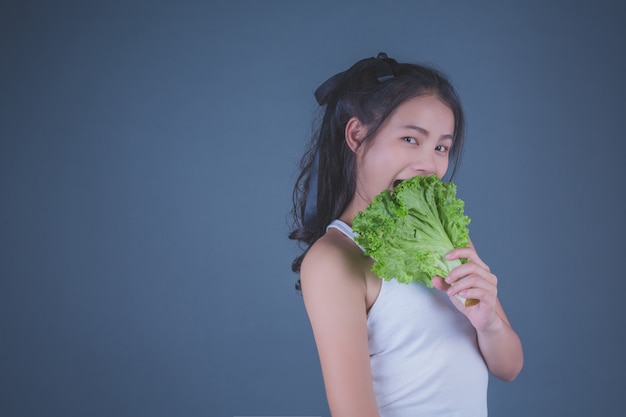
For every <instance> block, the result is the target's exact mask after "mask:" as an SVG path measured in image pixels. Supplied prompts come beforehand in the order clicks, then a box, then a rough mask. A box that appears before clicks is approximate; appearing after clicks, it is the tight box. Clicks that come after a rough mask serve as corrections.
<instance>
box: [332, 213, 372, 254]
mask: <svg viewBox="0 0 626 417" xmlns="http://www.w3.org/2000/svg"><path fill="white" fill-rule="evenodd" d="M329 229H337V230H339V231H340V232H341V233H343V234H344V235H346V236H347V237H349V238H350V239H351V240H352V241H353V242H354V243H355V244H356V245H357V246H358V247H359V248H361V250H362V251H363V252H365V249H364V248H363V246H361V245H359V244H358V243H356V241H355V240H354V238H355V237H356V236H358V233H356V232H354V231H353V230H352V228H351V227H350V226H348V224H346V223H345V222H343V221H341V220H339V219H335V220H333V221H332V222H330V224H329V225H328V226H326V231H328V230H329Z"/></svg>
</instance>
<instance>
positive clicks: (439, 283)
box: [430, 277, 450, 291]
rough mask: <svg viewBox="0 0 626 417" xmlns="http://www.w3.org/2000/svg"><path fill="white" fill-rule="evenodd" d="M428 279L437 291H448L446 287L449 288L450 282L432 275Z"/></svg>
mask: <svg viewBox="0 0 626 417" xmlns="http://www.w3.org/2000/svg"><path fill="white" fill-rule="evenodd" d="M430 281H431V282H432V283H433V286H434V287H435V288H437V289H438V290H439V291H448V288H450V284H448V283H446V282H445V281H444V280H443V278H441V277H434V278H433V279H431V280H430Z"/></svg>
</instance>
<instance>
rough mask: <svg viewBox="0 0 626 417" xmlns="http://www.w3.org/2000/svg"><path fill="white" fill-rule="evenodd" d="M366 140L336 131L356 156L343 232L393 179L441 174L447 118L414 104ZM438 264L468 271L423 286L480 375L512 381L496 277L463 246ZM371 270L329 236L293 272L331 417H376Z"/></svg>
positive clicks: (512, 354) (514, 345)
mask: <svg viewBox="0 0 626 417" xmlns="http://www.w3.org/2000/svg"><path fill="white" fill-rule="evenodd" d="M367 131H368V130H367V126H365V125H363V124H362V123H361V122H360V121H359V120H358V119H356V118H352V119H350V120H349V121H348V123H347V125H346V131H345V134H346V143H347V144H348V146H349V147H350V149H352V151H353V152H355V154H356V163H357V185H356V191H355V194H354V197H353V198H352V200H351V202H350V204H349V205H348V207H347V208H346V210H345V211H344V213H342V215H341V216H340V219H341V220H343V221H344V222H346V223H347V224H350V225H351V224H352V220H353V218H354V216H355V215H356V214H357V213H358V212H359V211H362V210H364V209H365V207H366V206H367V205H368V204H369V203H370V202H371V201H372V200H373V199H374V197H375V196H376V195H377V194H379V193H380V192H381V191H382V190H384V189H390V190H391V189H393V186H394V182H395V181H396V180H404V179H408V178H411V177H413V176H416V175H431V174H434V175H437V176H438V177H439V178H442V177H443V176H444V175H445V173H446V171H447V169H448V159H449V148H450V146H451V145H452V140H453V139H452V138H453V133H454V116H453V113H452V111H451V110H450V108H448V107H447V106H446V105H445V104H444V103H443V102H442V101H441V100H440V99H439V98H438V97H436V96H434V95H424V96H420V97H417V98H414V99H411V100H409V101H407V102H405V103H403V104H401V105H400V106H398V108H396V110H395V111H394V112H393V113H392V114H391V115H390V116H389V118H387V120H386V121H385V122H384V123H383V125H382V126H381V128H380V129H379V131H378V132H377V134H376V135H375V137H374V138H372V139H371V140H370V141H368V142H366V143H362V142H361V141H362V139H363V138H364V137H365V135H366V134H367ZM447 257H448V259H456V258H467V259H469V262H467V263H465V264H463V265H461V266H459V267H458V268H455V269H454V270H453V271H452V272H451V273H450V274H449V276H448V277H447V278H446V280H445V281H444V280H443V279H442V278H440V277H435V278H433V285H434V286H435V287H436V288H437V289H439V290H441V291H445V292H447V294H448V296H449V297H450V298H451V300H452V302H453V303H454V305H455V306H456V308H457V309H459V311H461V312H462V313H463V314H464V315H465V316H466V317H467V318H468V320H470V322H471V323H472V325H473V326H474V327H475V329H476V333H477V337H478V345H479V347H480V350H481V353H482V355H483V357H484V359H485V363H486V364H487V367H488V369H489V371H490V372H491V373H492V374H493V375H495V376H496V377H498V378H501V379H503V380H506V381H510V380H513V379H514V378H515V377H516V376H517V375H518V374H519V372H520V370H521V368H522V364H523V353H522V347H521V343H520V339H519V337H518V336H517V334H516V333H515V331H514V330H513V329H512V327H511V325H510V323H509V321H508V319H507V317H506V315H505V313H504V311H503V309H502V306H501V304H500V302H499V300H498V296H497V278H496V276H495V275H494V274H493V273H491V271H490V270H489V267H488V266H487V265H486V264H485V263H484V262H483V261H482V260H481V259H480V257H479V256H478V254H477V253H476V250H475V248H474V246H473V245H471V244H470V245H469V246H468V247H467V248H460V249H455V250H453V251H451V252H450V253H449V254H448V255H447ZM371 265H372V260H371V259H370V258H368V257H366V256H364V255H363V254H362V252H361V250H360V249H359V248H358V247H357V245H355V244H354V243H353V242H352V241H351V240H350V239H348V238H347V237H345V236H344V235H343V234H341V233H340V232H339V231H337V230H335V229H331V230H329V231H328V232H327V233H326V234H325V235H324V236H322V237H321V238H320V239H318V241H317V242H315V244H313V246H312V247H311V248H310V249H309V251H308V252H307V255H306V257H305V258H304V260H303V263H302V267H301V271H300V278H301V283H302V294H303V297H304V303H305V307H306V310H307V314H308V316H309V319H310V322H311V326H312V329H313V334H314V337H315V341H316V344H317V348H318V353H319V357H320V363H321V366H322V374H323V376H324V384H325V388H326V395H327V398H328V403H329V407H330V410H331V413H332V415H333V417H343V416H346V417H348V416H362V417H375V416H379V414H378V409H377V406H376V401H375V396H374V390H373V385H372V376H371V368H370V361H369V348H368V338H367V313H368V311H369V309H370V308H371V307H372V305H373V304H374V302H375V301H376V297H377V296H378V293H379V292H380V288H381V285H382V281H381V279H380V278H378V277H377V276H376V275H374V274H373V273H372V272H371V271H370V268H371ZM457 293H458V294H460V295H461V296H463V297H465V298H475V299H478V300H480V302H479V303H478V304H477V305H476V306H472V307H465V306H464V305H462V304H461V303H460V302H459V301H458V300H457V299H456V297H455V294H457Z"/></svg>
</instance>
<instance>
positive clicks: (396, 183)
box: [393, 180, 404, 189]
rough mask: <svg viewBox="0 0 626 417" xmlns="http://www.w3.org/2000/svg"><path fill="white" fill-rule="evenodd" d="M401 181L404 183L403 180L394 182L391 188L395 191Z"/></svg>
mask: <svg viewBox="0 0 626 417" xmlns="http://www.w3.org/2000/svg"><path fill="white" fill-rule="evenodd" d="M402 181H404V180H395V181H394V182H393V188H394V189H395V188H396V187H397V186H398V185H400V183H401V182H402Z"/></svg>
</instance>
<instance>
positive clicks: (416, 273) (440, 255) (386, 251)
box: [352, 175, 470, 288]
mask: <svg viewBox="0 0 626 417" xmlns="http://www.w3.org/2000/svg"><path fill="white" fill-rule="evenodd" d="M463 209H464V202H463V201H462V200H460V199H459V198H457V197H456V185H455V184H454V183H452V182H443V181H441V180H439V178H437V177H436V176H435V175H431V176H425V177H424V176H416V177H413V178H411V179H409V180H405V181H402V182H401V183H400V184H398V185H397V186H396V187H395V189H394V190H393V191H389V190H384V191H383V192H381V193H380V194H379V195H377V196H376V197H375V198H374V201H372V203H371V204H370V205H369V206H368V207H367V208H366V209H365V211H363V212H360V213H358V214H357V215H356V217H355V218H354V220H353V222H352V229H353V230H354V231H355V232H356V233H358V236H356V238H355V240H356V242H357V243H358V244H359V245H361V246H362V247H363V248H364V250H365V254H366V255H368V256H370V257H371V258H372V259H374V264H373V266H372V271H373V272H374V273H375V274H376V275H378V276H379V277H381V278H383V279H385V280H391V279H396V280H397V281H399V282H404V283H409V282H413V281H419V282H421V283H423V284H425V285H426V286H428V287H429V288H432V286H433V285H432V283H431V279H432V278H433V277H435V276H440V277H442V278H445V277H447V276H448V273H449V272H450V271H451V270H452V269H454V268H456V267H457V266H458V265H460V264H461V260H456V259H455V260H453V261H449V260H447V259H445V255H446V253H448V252H450V251H451V250H452V249H454V248H460V247H466V246H467V245H468V244H469V230H468V227H467V226H468V224H469V222H470V218H469V217H468V216H466V215H465V214H464V213H463Z"/></svg>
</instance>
